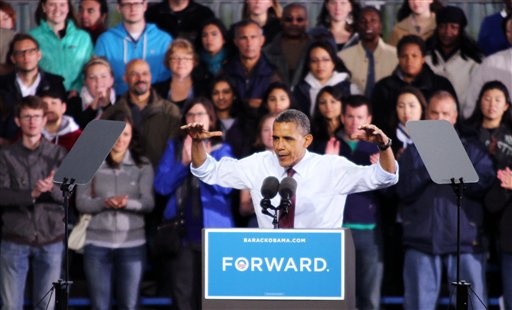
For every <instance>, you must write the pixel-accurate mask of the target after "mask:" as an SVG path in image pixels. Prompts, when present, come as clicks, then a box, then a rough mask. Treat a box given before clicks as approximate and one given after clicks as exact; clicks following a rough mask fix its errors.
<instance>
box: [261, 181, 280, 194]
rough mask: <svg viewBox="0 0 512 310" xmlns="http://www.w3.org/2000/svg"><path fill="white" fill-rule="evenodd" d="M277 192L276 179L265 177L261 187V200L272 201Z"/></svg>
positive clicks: (277, 183)
mask: <svg viewBox="0 0 512 310" xmlns="http://www.w3.org/2000/svg"><path fill="white" fill-rule="evenodd" d="M278 190H279V180H278V179H277V178H276V177H266V178H265V180H263V184H262V185H261V195H262V196H263V198H269V199H272V198H274V197H275V196H276V195H277V192H278Z"/></svg>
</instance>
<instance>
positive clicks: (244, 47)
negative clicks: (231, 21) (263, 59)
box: [235, 24, 265, 60]
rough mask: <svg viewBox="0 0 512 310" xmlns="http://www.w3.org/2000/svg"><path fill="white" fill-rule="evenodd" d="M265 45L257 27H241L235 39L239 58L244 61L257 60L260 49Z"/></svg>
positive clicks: (251, 25)
mask: <svg viewBox="0 0 512 310" xmlns="http://www.w3.org/2000/svg"><path fill="white" fill-rule="evenodd" d="M264 43H265V37H264V36H263V33H262V32H261V29H260V28H258V26H256V25H253V24H249V25H247V26H245V27H242V28H240V29H239V31H238V35H237V36H236V37H235V45H236V47H237V48H238V51H239V52H240V56H241V57H242V58H245V59H250V60H257V59H258V58H260V55H261V48H262V46H263V44H264Z"/></svg>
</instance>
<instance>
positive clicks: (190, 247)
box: [154, 98, 234, 309]
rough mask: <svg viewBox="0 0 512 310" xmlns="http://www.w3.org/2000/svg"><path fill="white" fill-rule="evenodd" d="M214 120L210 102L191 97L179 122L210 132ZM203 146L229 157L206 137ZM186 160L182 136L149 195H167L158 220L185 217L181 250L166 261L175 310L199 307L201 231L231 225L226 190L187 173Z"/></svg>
mask: <svg viewBox="0 0 512 310" xmlns="http://www.w3.org/2000/svg"><path fill="white" fill-rule="evenodd" d="M216 121H217V117H216V116H215V111H214V108H213V104H212V103H211V102H210V100H208V99H206V98H195V99H192V100H190V101H188V102H187V103H186V104H185V106H184V107H183V117H182V124H189V123H199V124H201V125H203V127H204V129H205V130H211V131H214V130H216ZM206 148H207V152H208V153H209V154H210V156H212V157H214V158H215V159H217V160H219V159H221V158H223V157H232V153H231V148H230V147H229V145H227V144H224V143H222V140H221V139H210V141H208V142H207V143H206ZM191 160H192V138H191V137H190V136H189V135H186V134H184V133H183V134H182V135H181V136H180V137H178V138H176V139H173V140H170V141H169V143H168V146H167V149H166V150H165V153H164V155H163V156H162V159H161V161H160V165H159V166H158V170H157V173H156V176H155V181H154V188H155V191H156V192H157V193H159V194H161V195H167V196H168V197H169V200H168V202H167V206H166V207H165V210H164V218H166V219H169V218H171V217H174V216H176V215H177V214H178V213H179V212H183V217H184V219H185V234H184V236H183V238H182V245H181V248H180V250H179V252H178V253H177V254H176V256H174V257H172V258H170V260H169V264H170V268H171V270H172V274H173V277H172V278H171V279H170V281H171V287H172V291H173V303H174V304H175V305H176V306H177V308H178V309H200V308H201V229H202V228H212V227H215V228H231V227H233V226H234V222H233V217H232V213H231V201H230V193H231V190H232V189H231V188H224V187H221V186H217V185H208V184H206V183H203V182H201V181H199V179H197V178H196V177H194V176H193V175H192V173H191V172H190V163H191ZM180 210H182V211H180Z"/></svg>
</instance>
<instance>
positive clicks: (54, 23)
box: [30, 0, 94, 92]
mask: <svg viewBox="0 0 512 310" xmlns="http://www.w3.org/2000/svg"><path fill="white" fill-rule="evenodd" d="M72 8H73V7H72V5H71V0H40V1H39V5H38V7H37V10H36V14H35V19H36V22H37V23H38V25H39V27H36V28H34V29H32V30H31V31H30V34H31V35H32V36H33V37H34V38H35V39H36V40H37V41H38V42H39V46H40V50H41V52H42V54H43V57H42V58H41V61H40V62H39V66H40V67H41V69H43V70H44V71H47V72H50V73H53V74H57V75H60V76H62V77H63V78H64V87H65V88H66V90H67V91H76V92H78V91H80V89H81V87H82V83H83V75H82V68H83V66H84V65H85V64H86V63H87V61H89V59H90V58H91V57H92V55H93V51H94V47H93V44H92V41H91V37H90V36H89V34H88V33H87V32H85V31H83V30H81V29H78V28H77V27H76V26H75V22H74V17H73V12H72Z"/></svg>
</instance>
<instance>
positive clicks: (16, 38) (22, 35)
mask: <svg viewBox="0 0 512 310" xmlns="http://www.w3.org/2000/svg"><path fill="white" fill-rule="evenodd" d="M25 40H30V41H32V42H34V44H35V45H36V47H37V49H38V50H39V42H37V40H36V39H35V38H34V37H33V36H31V35H29V34H28V33H17V34H15V35H14V37H13V38H12V40H11V43H9V52H8V54H7V55H8V56H7V57H8V58H10V57H11V56H12V54H13V53H14V46H15V45H16V43H18V42H21V41H25Z"/></svg>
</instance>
